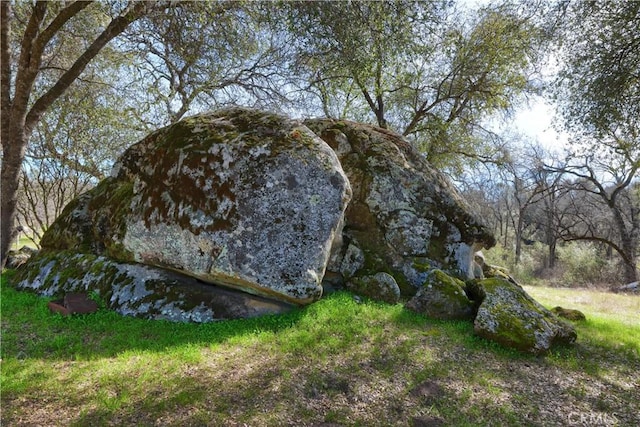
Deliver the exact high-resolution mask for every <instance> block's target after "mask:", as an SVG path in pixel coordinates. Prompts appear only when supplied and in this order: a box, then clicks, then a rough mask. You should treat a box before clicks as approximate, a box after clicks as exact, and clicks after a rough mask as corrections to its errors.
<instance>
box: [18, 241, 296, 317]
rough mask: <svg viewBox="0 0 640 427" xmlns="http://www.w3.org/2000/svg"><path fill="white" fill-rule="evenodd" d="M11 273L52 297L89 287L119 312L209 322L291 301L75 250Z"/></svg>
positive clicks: (42, 256) (281, 308)
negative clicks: (273, 298) (232, 288)
mask: <svg viewBox="0 0 640 427" xmlns="http://www.w3.org/2000/svg"><path fill="white" fill-rule="evenodd" d="M29 263H30V265H29V268H24V269H20V270H18V271H17V273H16V275H15V276H14V278H13V281H14V282H15V284H16V288H18V289H22V290H32V291H36V292H38V293H40V294H42V295H45V296H50V297H62V296H64V295H65V294H67V293H70V292H92V293H94V294H96V295H98V297H99V298H100V299H101V300H102V301H103V302H104V303H105V305H106V307H107V308H109V309H112V310H114V311H116V312H118V313H120V314H122V315H129V316H135V317H141V318H145V319H154V320H160V319H163V320H170V321H176V322H198V323H200V322H210V321H213V320H222V319H236V318H247V317H255V316H261V315H265V314H276V313H284V312H287V311H289V310H291V308H292V307H293V306H291V305H289V304H286V303H282V302H278V301H273V300H268V299H266V298H261V297H258V296H254V295H250V294H247V293H244V292H235V291H232V290H228V289H223V288H220V287H217V286H212V285H208V284H205V283H202V282H199V281H197V280H195V279H193V278H192V277H188V276H185V275H182V274H179V273H176V272H172V271H168V270H165V269H160V268H155V267H151V266H147V265H141V264H129V263H121V262H117V261H114V260H113V259H110V258H107V257H103V256H96V255H93V254H86V253H79V252H76V251H49V252H40V253H39V254H37V255H35V256H34V257H33V258H32V259H31V260H30V262H29Z"/></svg>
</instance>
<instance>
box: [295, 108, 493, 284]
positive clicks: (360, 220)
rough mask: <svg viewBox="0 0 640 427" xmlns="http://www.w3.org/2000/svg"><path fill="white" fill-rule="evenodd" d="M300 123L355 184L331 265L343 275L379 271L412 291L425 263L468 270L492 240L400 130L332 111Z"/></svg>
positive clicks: (421, 280) (463, 272)
mask: <svg viewBox="0 0 640 427" xmlns="http://www.w3.org/2000/svg"><path fill="white" fill-rule="evenodd" d="M305 124H306V125H307V126H308V127H309V128H310V129H312V130H313V131H314V132H315V133H316V134H318V135H319V136H320V137H321V138H322V139H324V140H325V141H326V142H327V143H328V144H329V145H330V146H331V148H333V149H334V150H335V152H336V153H337V155H338V157H339V159H340V162H341V164H342V168H343V169H344V171H345V173H346V174H347V176H348V177H349V181H350V182H351V188H352V189H353V199H352V200H351V202H350V204H349V206H348V208H347V211H346V215H345V225H344V232H343V237H344V244H343V245H342V248H341V249H340V250H336V253H337V256H335V257H334V258H332V262H331V263H330V265H329V270H330V271H333V272H339V273H341V274H342V275H343V277H344V280H345V281H348V280H350V278H351V277H353V276H356V277H357V276H371V275H374V274H376V273H378V272H381V271H382V272H386V273H390V274H391V275H393V276H394V278H395V279H396V281H397V282H398V285H399V286H400V289H401V291H403V293H404V294H406V295H411V294H415V292H416V291H417V290H418V288H419V287H420V286H422V284H423V283H424V282H425V280H426V278H427V274H428V272H429V270H431V269H433V268H441V269H444V270H448V271H452V272H455V273H457V274H458V275H459V276H461V277H463V278H472V277H473V254H474V253H475V252H476V251H477V250H479V249H481V248H483V247H484V248H489V247H491V246H493V245H494V244H495V238H494V237H493V234H492V233H491V232H490V231H489V230H488V229H487V228H486V227H485V226H484V224H483V223H482V221H481V220H480V219H479V218H478V217H477V216H475V215H474V214H473V212H472V210H471V208H470V207H469V205H468V204H467V203H466V202H465V201H464V200H463V198H462V197H461V196H460V194H459V192H458V191H456V189H455V188H454V187H453V185H452V184H451V183H450V182H449V180H448V179H447V178H446V177H445V176H444V175H442V174H441V173H439V172H438V171H436V170H435V169H433V167H431V165H430V164H429V163H428V162H427V161H426V160H425V159H424V158H423V156H422V155H421V154H420V153H419V152H418V151H417V150H415V149H414V148H413V147H412V146H411V145H410V144H409V143H408V142H407V141H406V140H404V139H403V138H402V137H401V136H400V135H398V134H396V133H393V132H390V131H387V130H385V129H381V128H377V127H374V126H370V125H365V124H360V123H354V122H349V121H336V120H330V119H316V120H307V121H305Z"/></svg>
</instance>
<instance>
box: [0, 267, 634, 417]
mask: <svg viewBox="0 0 640 427" xmlns="http://www.w3.org/2000/svg"><path fill="white" fill-rule="evenodd" d="M6 279H7V277H6V275H5V276H3V277H2V294H1V297H2V300H1V304H2V352H1V357H2V362H1V364H0V366H1V369H2V385H1V387H2V390H1V392H2V395H1V399H2V401H1V404H2V420H1V421H2V425H12V426H20V425H52V426H53V425H65V426H66V425H94V426H95V425H163V426H164V425H175V426H189V425H198V426H200V425H215V426H238V425H244V424H246V425H250V426H282V425H292V426H293V425H296V426H298V425H322V423H333V425H347V426H350V425H361V426H393V425H397V426H406V425H426V424H424V423H426V422H428V421H429V420H430V421H432V422H438V421H435V420H439V421H440V422H441V425H448V426H456V425H459V426H462V425H501V426H502V425H513V426H521V425H569V424H571V423H574V424H576V423H577V424H576V425H578V424H580V423H581V422H582V421H584V420H586V422H591V423H592V424H594V425H595V424H597V423H598V422H599V423H600V424H598V425H612V424H614V423H618V425H629V426H631V425H638V424H640V413H638V410H637V407H636V408H634V404H633V403H632V402H639V401H640V320H638V319H639V316H638V311H639V308H640V297H638V296H617V295H612V296H611V297H612V298H614V297H615V298H620V303H619V304H616V305H615V310H610V309H609V308H606V307H604V306H605V305H608V304H609V302H610V299H601V298H594V299H592V300H590V301H591V302H590V304H589V305H579V306H576V304H575V303H569V302H572V301H573V300H572V298H578V296H579V297H580V298H590V295H591V292H590V291H583V290H575V291H566V292H567V293H566V294H563V293H551V291H548V292H547V291H545V290H542V289H539V288H535V289H527V291H529V292H531V294H532V295H533V296H534V297H536V298H537V299H539V300H540V301H541V302H542V303H543V304H544V305H546V306H547V307H553V306H556V305H562V306H565V307H567V308H578V309H580V310H582V311H583V312H585V314H586V315H587V318H588V320H587V321H586V322H585V323H582V324H577V326H576V327H577V329H578V335H579V340H578V342H577V343H576V344H575V345H574V346H572V347H568V348H563V349H561V350H557V351H555V352H552V353H551V354H549V355H548V356H547V357H545V358H535V357H532V356H526V355H522V354H519V353H516V352H512V351H508V350H504V349H503V348H500V347H498V346H497V345H494V344H491V343H489V342H487V341H484V340H482V339H480V338H477V337H475V336H474V335H473V326H472V325H471V324H470V323H469V322H442V321H435V320H429V319H426V318H424V317H422V316H419V315H415V314H412V313H410V312H409V311H407V310H405V309H404V308H403V307H402V305H385V304H380V303H373V302H368V301H365V302H358V301H357V300H355V299H354V298H353V297H352V296H351V295H350V294H347V293H337V294H333V295H330V296H328V297H327V298H324V299H322V300H321V301H319V302H317V303H315V304H313V305H311V306H309V307H306V308H304V309H299V310H296V311H294V312H292V313H289V314H286V315H280V316H272V317H264V318H259V319H248V320H240V321H225V322H217V323H209V324H199V325H198V324H176V323H169V322H164V321H146V320H140V319H135V318H130V317H121V316H119V315H117V314H115V313H113V312H110V311H107V310H104V309H103V310H100V311H99V312H98V313H95V314H91V315H85V316H76V317H70V318H67V317H61V316H60V315H54V314H51V313H50V312H49V311H48V309H47V300H46V299H43V298H39V297H37V296H35V295H32V294H29V293H21V292H17V291H15V290H13V289H12V288H10V287H9V286H7V284H6V282H7V280H6ZM629 301H630V302H629ZM574 302H575V301H574ZM627 302H629V303H627ZM421 422H422V423H423V424H420V423H421ZM604 423H608V424H604ZM431 425H437V424H431Z"/></svg>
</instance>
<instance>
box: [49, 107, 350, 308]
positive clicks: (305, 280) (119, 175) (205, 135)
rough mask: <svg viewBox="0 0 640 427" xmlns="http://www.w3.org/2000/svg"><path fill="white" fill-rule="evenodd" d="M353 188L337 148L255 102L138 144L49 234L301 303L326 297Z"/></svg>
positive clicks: (75, 245) (52, 245)
mask: <svg viewBox="0 0 640 427" xmlns="http://www.w3.org/2000/svg"><path fill="white" fill-rule="evenodd" d="M350 197H351V189H350V186H349V182H348V180H347V178H346V176H345V174H344V173H343V171H342V168H341V166H340V163H339V161H338V159H337V157H336V155H335V153H334V152H333V151H332V150H331V148H330V147H329V146H328V145H327V144H326V143H324V142H323V141H322V140H321V139H320V138H318V137H317V136H316V135H315V134H314V133H313V132H311V131H310V130H309V129H308V128H307V127H305V126H304V125H302V124H301V123H299V122H296V121H293V120H290V119H287V118H284V117H282V116H278V115H274V114H269V113H264V112H259V111H255V110H248V109H240V108H236V109H227V110H221V111H218V112H215V113H210V114H204V115H200V116H195V117H191V118H188V119H185V120H182V121H181V122H178V123H176V124H174V125H172V126H169V127H167V128H164V129H161V130H159V131H156V132H154V133H152V134H151V135H149V136H148V137H146V138H145V139H143V140H142V141H140V142H139V143H137V144H135V145H133V146H132V147H130V148H129V149H128V150H127V151H126V152H125V153H124V154H123V156H122V157H121V158H120V159H119V160H118V162H117V163H116V165H115V166H114V170H113V172H112V176H111V177H110V178H108V179H107V180H105V181H103V182H102V183H101V184H100V185H99V186H98V187H97V188H95V189H94V190H92V191H90V192H89V193H86V194H85V195H83V196H82V197H80V198H79V199H77V200H76V201H75V202H73V203H72V204H71V205H70V206H68V207H67V209H65V212H64V213H63V214H62V216H61V217H60V218H59V219H58V220H57V221H56V223H54V224H53V225H52V227H51V228H50V229H49V231H48V232H47V234H46V235H45V236H44V238H43V240H42V246H43V248H44V249H45V250H47V249H49V250H50V249H57V250H64V249H76V250H81V251H84V252H91V253H94V254H96V255H103V254H104V255H106V256H108V257H110V258H112V259H114V260H118V261H125V262H132V261H133V262H137V263H142V264H146V265H153V266H157V267H163V268H168V269H173V270H177V271H180V272H182V273H184V274H187V275H190V276H193V277H196V278H198V279H201V280H204V281H206V282H211V283H216V284H222V285H225V286H228V287H231V288H235V289H240V290H243V291H245V292H249V293H254V294H258V295H263V296H269V297H273V298H277V299H281V300H284V301H288V302H293V303H297V304H307V303H310V302H313V301H315V300H317V299H318V298H320V296H321V295H322V286H321V280H322V277H323V276H324V272H325V268H326V265H327V262H328V259H329V255H330V250H331V246H332V241H333V240H334V239H335V237H336V235H337V234H339V233H340V230H339V226H340V224H341V221H342V218H343V214H344V210H345V208H346V206H347V203H348V202H349V200H350Z"/></svg>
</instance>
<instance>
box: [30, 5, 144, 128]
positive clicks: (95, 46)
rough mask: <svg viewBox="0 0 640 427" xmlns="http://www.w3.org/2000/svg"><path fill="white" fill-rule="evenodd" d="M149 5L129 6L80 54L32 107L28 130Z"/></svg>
mask: <svg viewBox="0 0 640 427" xmlns="http://www.w3.org/2000/svg"><path fill="white" fill-rule="evenodd" d="M148 7H149V5H148V4H147V3H145V2H136V3H133V7H131V8H128V9H127V11H125V13H124V14H122V15H120V16H118V17H117V18H114V19H113V20H112V21H111V22H110V23H109V25H107V27H106V28H105V29H104V31H103V32H102V33H101V34H100V35H99V36H98V37H97V38H96V39H95V40H94V41H93V43H91V45H90V46H89V47H88V48H87V50H85V51H84V53H82V55H80V57H79V58H78V59H76V61H75V62H74V63H73V65H72V66H71V68H69V69H68V70H67V71H66V72H65V73H64V74H63V75H62V76H60V78H59V79H58V81H57V82H56V83H55V84H54V85H53V86H52V87H51V88H50V89H49V90H48V91H47V92H46V93H45V94H44V95H42V96H41V97H40V98H39V99H38V100H37V101H36V102H35V103H34V104H33V107H31V110H30V111H29V113H28V114H27V117H26V121H25V128H26V129H27V130H28V132H30V131H31V129H33V127H34V126H35V124H36V123H37V122H38V120H39V119H40V117H42V115H43V114H44V112H45V111H46V110H47V109H48V108H49V107H50V106H51V105H52V104H53V102H54V101H55V100H56V99H58V98H59V97H60V96H61V95H62V94H63V93H64V91H65V90H67V88H69V86H71V84H72V83H73V82H74V81H75V80H76V78H77V77H78V76H79V75H80V74H81V73H82V72H83V71H84V69H85V68H86V67H87V65H88V64H89V62H90V61H91V60H92V59H93V58H95V57H96V55H98V53H99V52H100V50H102V48H103V47H104V46H105V45H106V44H107V43H109V42H110V41H111V40H113V39H114V38H115V37H116V36H118V35H119V34H120V33H122V32H123V31H124V30H125V29H126V28H127V27H128V26H129V24H131V23H132V22H133V21H135V20H137V19H139V18H140V17H142V16H143V15H144V14H145V13H146V11H147V9H148Z"/></svg>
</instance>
